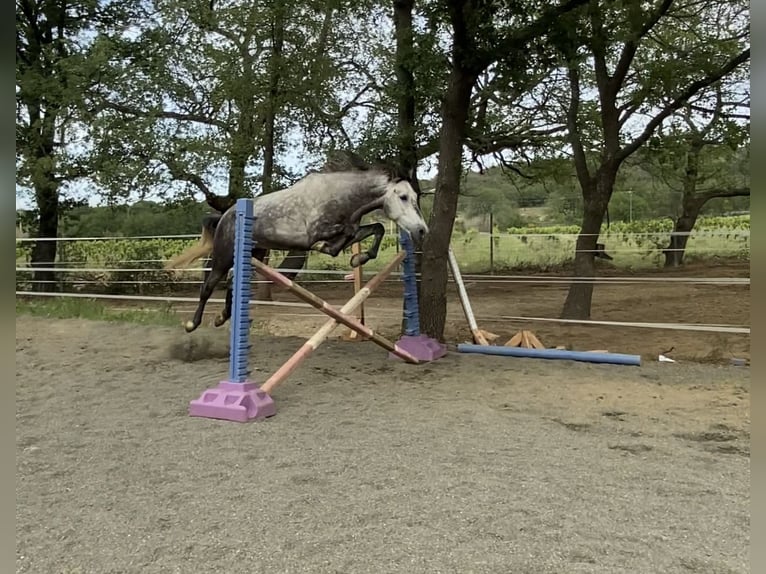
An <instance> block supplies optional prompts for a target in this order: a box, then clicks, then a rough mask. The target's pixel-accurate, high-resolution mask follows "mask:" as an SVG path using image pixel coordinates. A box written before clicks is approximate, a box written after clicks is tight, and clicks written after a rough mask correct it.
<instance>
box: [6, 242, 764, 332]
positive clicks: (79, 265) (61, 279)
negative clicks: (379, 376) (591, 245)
mask: <svg viewBox="0 0 766 574" xmlns="http://www.w3.org/2000/svg"><path fill="white" fill-rule="evenodd" d="M619 235H620V236H621V237H623V238H629V239H630V238H642V237H648V236H652V237H659V236H664V238H665V239H667V240H668V241H669V239H670V235H671V233H670V232H669V231H668V232H646V233H619ZM689 235H691V236H692V237H693V238H721V237H724V238H725V239H726V241H728V242H729V243H723V244H716V245H715V246H710V245H700V246H697V247H691V248H687V249H686V252H687V253H688V254H694V255H699V254H701V253H703V254H704V253H711V254H730V253H735V252H737V253H740V254H741V253H743V252H745V253H748V254H749V240H750V230H749V229H748V230H741V229H740V230H721V231H719V230H705V231H693V232H691V233H690V234H689ZM474 236H475V237H479V238H480V239H481V241H479V240H476V241H474V242H473V243H471V244H462V245H459V246H458V245H454V246H453V247H454V248H455V251H456V252H457V254H458V259H459V260H460V259H461V255H462V257H464V258H466V259H473V258H474V257H475V254H477V253H478V254H479V258H481V257H486V256H487V255H488V256H489V257H490V259H489V267H490V268H492V267H493V261H492V259H491V258H492V257H493V256H494V257H497V255H498V251H499V249H498V247H497V246H495V245H494V243H493V242H494V241H496V240H497V239H498V238H499V237H502V238H504V239H507V238H509V237H511V238H515V239H519V240H520V242H521V238H522V237H524V238H525V240H529V239H531V238H551V237H556V238H560V239H564V240H565V241H566V242H567V250H568V253H569V255H570V257H571V255H572V254H573V253H574V248H573V240H574V239H575V238H576V237H577V234H572V233H555V234H546V233H540V234H527V235H525V236H521V235H509V234H501V235H494V236H492V235H490V234H489V233H476V234H474ZM198 237H199V236H198V235H197V234H183V235H157V236H133V237H65V238H46V239H42V241H60V242H65V243H68V242H78V241H79V242H84V241H94V242H104V241H118V240H157V239H184V240H187V239H188V240H194V239H196V238H198ZM601 237H602V238H603V237H607V238H608V237H609V234H608V233H607V234H601ZM35 241H41V239H35V238H16V244H17V246H19V245H25V244H29V243H33V242H35ZM569 242H571V244H570V243H569ZM736 242H739V245H736V244H734V243H736ZM562 243H563V242H562ZM656 243H659V241H657V242H656ZM719 243H720V242H719ZM743 243H746V244H745V245H743ZM570 245H571V249H570V248H569V246H570ZM526 248H527V247H524V249H526ZM536 249H538V250H539V247H538V248H536ZM656 250H657V252H658V253H661V250H664V247H662V248H660V247H659V246H658V247H656ZM61 251H63V252H64V255H65V256H66V251H67V249H66V248H64V249H62V250H61ZM530 251H531V248H530ZM606 251H607V252H608V253H614V254H620V253H623V254H624V253H646V252H647V248H646V247H644V248H641V247H633V246H629V247H615V248H612V249H609V248H608V247H607V249H606ZM322 257H324V256H322ZM617 257H619V255H617ZM325 258H326V257H325ZM315 259H316V258H314V259H313V260H315ZM166 261H167V259H164V258H128V259H123V260H111V261H110V265H106V264H102V265H98V264H97V265H92V266H91V265H83V262H82V261H67V260H63V261H57V262H56V264H55V265H52V266H47V267H34V268H33V267H32V266H31V265H29V264H26V265H21V264H19V261H18V260H17V263H16V273H17V290H16V295H17V297H29V298H46V297H47V298H54V297H56V298H67V297H70V298H84V299H105V300H115V301H117V300H125V301H146V302H167V303H195V304H196V302H197V298H196V297H183V296H175V295H155V294H151V295H150V294H140V293H139V294H105V293H96V292H93V291H94V289H93V286H100V287H102V288H103V287H105V286H110V285H114V286H124V287H125V290H129V289H133V290H135V288H136V287H147V288H149V289H155V291H156V290H159V289H156V288H158V287H164V288H165V290H166V291H167V290H170V291H171V292H172V288H176V289H178V288H184V289H188V288H191V287H192V286H195V287H196V286H198V285H199V284H200V279H201V273H202V272H203V271H206V270H208V269H209V268H208V267H204V266H199V267H194V268H191V269H183V270H176V271H166V270H163V269H162V264H163V263H165V262H166ZM311 261H312V257H309V260H308V264H307V267H306V268H303V269H289V270H286V271H298V272H300V275H299V276H298V281H299V282H301V283H327V284H334V283H347V281H346V280H345V279H344V276H346V275H347V274H349V273H350V272H351V269H350V268H348V269H337V268H336V269H325V268H312V267H308V265H309V264H310V263H311ZM340 262H341V263H344V264H347V263H346V262H345V261H344V260H342V259H341V260H340ZM99 263H100V262H99ZM461 263H462V261H461ZM152 264H154V266H152ZM131 265H135V267H131ZM336 265H337V264H336ZM461 267H462V266H461ZM34 271H50V272H55V273H56V279H55V280H51V281H46V282H50V283H56V284H57V287H58V291H56V292H39V291H26V290H23V289H19V287H18V284H19V282H21V283H25V284H29V283H31V274H32V273H33V272H34ZM131 273H134V274H141V275H139V278H131V277H130V275H129V274H131ZM195 273H197V274H199V275H197V276H196V277H195V276H194V274H195ZM372 273H374V270H370V271H369V272H368V274H372ZM18 274H24V275H29V277H28V278H23V279H22V280H20V278H19V277H18ZM77 274H81V275H82V274H92V275H95V276H90V277H77ZM301 275H303V278H301ZM400 276H401V274H399V273H392V274H391V277H390V278H389V279H387V281H388V282H398V281H399V277H400ZM171 277H172V278H171ZM309 277H311V278H310V279H309ZM463 280H464V281H465V282H466V287H467V289H468V290H469V292H470V289H471V288H472V287H475V286H477V285H486V284H498V285H513V284H528V285H549V286H552V287H566V286H568V285H571V284H576V283H580V284H582V283H591V284H594V285H625V286H628V285H632V286H636V285H651V284H675V285H683V284H688V285H697V286H711V287H724V286H729V287H734V286H740V287H741V286H747V287H749V285H750V277H725V276H721V277H683V276H681V277H674V276H666V275H664V274H663V275H658V276H650V275H646V274H645V275H640V276H637V275H632V274H627V273H626V274H621V275H607V276H604V275H601V276H597V277H576V276H569V275H561V274H558V275H557V274H542V273H535V274H534V275H532V274H507V273H506V274H495V273H492V274H490V275H487V274H479V273H470V272H467V271H463ZM450 281H452V279H451V278H450ZM253 282H254V283H259V282H265V281H264V280H262V279H260V278H258V277H257V276H255V277H254V280H253ZM89 289H90V291H88V290H89ZM147 290H148V289H147ZM211 301H213V302H216V303H223V299H212V298H211ZM251 304H253V305H263V306H273V307H301V308H309V306H308V305H306V304H305V303H295V302H274V301H252V302H251ZM690 304H691V303H690ZM456 318H457V317H456ZM477 319H479V320H480V321H482V322H485V323H494V322H499V321H509V320H514V321H516V320H518V321H537V322H554V323H560V324H566V323H570V324H580V325H611V326H615V327H618V326H619V327H635V328H649V329H667V330H685V331H700V332H716V333H735V334H749V333H750V328H749V326H746V325H712V324H688V323H650V322H631V321H594V320H587V321H575V320H565V319H555V318H549V317H526V316H501V317H498V316H488V317H477Z"/></svg>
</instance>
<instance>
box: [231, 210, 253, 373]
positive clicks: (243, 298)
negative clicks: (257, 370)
mask: <svg viewBox="0 0 766 574" xmlns="http://www.w3.org/2000/svg"><path fill="white" fill-rule="evenodd" d="M234 229H235V231H234V233H235V241H234V275H233V277H232V291H233V293H232V295H233V297H232V306H231V309H232V317H231V334H230V337H231V338H230V349H229V381H231V382H234V383H244V382H245V381H247V377H248V375H249V374H250V371H249V369H248V356H249V354H250V295H251V286H250V280H251V278H252V276H253V263H252V260H251V257H252V252H253V202H252V200H250V199H238V200H237V207H236V220H235V226H234Z"/></svg>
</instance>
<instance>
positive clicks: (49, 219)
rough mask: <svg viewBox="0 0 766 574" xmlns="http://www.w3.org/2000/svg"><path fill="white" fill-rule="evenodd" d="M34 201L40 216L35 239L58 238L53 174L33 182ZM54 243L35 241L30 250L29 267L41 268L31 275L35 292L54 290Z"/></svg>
mask: <svg viewBox="0 0 766 574" xmlns="http://www.w3.org/2000/svg"><path fill="white" fill-rule="evenodd" d="M35 199H36V201H37V208H38V211H39V214H40V219H39V223H38V226H37V237H40V238H49V237H50V238H55V237H57V236H58V222H59V194H58V185H57V184H56V183H55V181H54V179H53V174H45V175H43V176H41V178H40V180H38V181H36V182H35ZM56 247H57V245H56V241H50V240H49V241H36V242H35V245H34V247H33V248H32V254H31V261H30V263H31V266H32V267H33V268H35V267H42V268H43V269H40V270H35V271H34V274H33V277H32V279H33V284H32V285H33V289H34V290H35V291H44V292H52V291H55V290H56V283H55V280H56V273H55V272H54V271H52V270H51V271H48V270H46V269H45V268H48V269H52V268H53V267H54V266H55V264H56Z"/></svg>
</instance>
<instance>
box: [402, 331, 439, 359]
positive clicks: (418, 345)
mask: <svg viewBox="0 0 766 574" xmlns="http://www.w3.org/2000/svg"><path fill="white" fill-rule="evenodd" d="M396 346H397V347H399V348H400V349H402V350H403V351H407V352H408V353H410V354H411V355H412V356H413V357H415V358H416V359H417V360H418V361H435V360H436V359H440V358H442V357H443V356H444V355H446V354H447V345H443V344H442V343H440V342H439V341H437V340H436V339H432V338H431V337H427V336H426V335H403V336H402V337H401V338H400V339H399V340H398V341H397V342H396ZM388 357H389V358H390V359H398V360H400V361H401V360H402V359H401V357H397V356H396V355H394V354H393V353H389V354H388Z"/></svg>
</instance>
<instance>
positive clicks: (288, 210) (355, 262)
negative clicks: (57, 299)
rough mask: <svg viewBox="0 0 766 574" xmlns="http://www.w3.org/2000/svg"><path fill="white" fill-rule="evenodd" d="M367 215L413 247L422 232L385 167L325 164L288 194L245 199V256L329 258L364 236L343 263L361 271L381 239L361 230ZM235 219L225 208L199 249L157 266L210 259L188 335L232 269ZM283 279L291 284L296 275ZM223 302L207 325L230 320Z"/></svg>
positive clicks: (403, 190)
mask: <svg viewBox="0 0 766 574" xmlns="http://www.w3.org/2000/svg"><path fill="white" fill-rule="evenodd" d="M375 210H380V211H382V212H383V214H385V216H386V217H387V218H388V219H390V220H392V221H394V222H396V224H397V225H398V226H399V227H400V228H401V229H402V230H404V231H405V232H407V233H408V234H409V235H410V236H411V237H412V239H413V240H414V242H415V243H416V244H420V243H421V242H422V240H423V239H424V237H425V235H426V233H427V232H428V226H427V225H426V222H425V220H424V219H423V215H422V213H421V212H420V209H419V208H418V203H417V197H416V194H415V191H414V190H413V188H412V186H411V185H410V183H409V181H408V180H407V178H406V177H403V176H402V175H401V174H397V173H396V172H395V171H394V170H393V169H391V168H388V167H384V166H373V167H367V166H366V165H364V164H360V163H359V162H358V161H357V162H352V163H347V162H346V163H344V162H341V163H340V165H333V164H332V163H328V165H327V166H325V168H323V170H321V171H319V172H313V173H309V174H308V175H307V176H305V177H304V178H302V179H301V180H299V181H297V182H296V183H295V184H293V185H291V186H290V187H288V188H285V189H281V190H279V191H275V192H272V193H269V194H266V195H260V196H258V197H256V198H255V199H254V200H253V214H254V216H255V221H254V224H253V241H254V249H253V253H252V256H253V257H255V258H256V259H258V260H261V261H262V260H263V257H264V255H265V253H266V250H268V249H274V250H285V251H289V252H290V253H289V254H288V256H287V258H286V259H285V261H288V260H290V259H291V257H295V255H296V254H300V253H301V252H307V251H310V250H314V251H318V252H320V253H325V254H327V255H330V256H332V257H337V256H338V255H339V254H340V252H341V251H343V250H344V249H346V248H347V247H349V246H350V245H351V244H352V243H356V242H360V241H362V240H364V239H366V238H367V237H370V236H372V237H373V238H374V240H373V244H372V246H370V248H369V249H368V250H367V251H366V252H362V253H360V254H355V255H354V256H353V257H352V258H351V266H352V267H358V266H360V265H364V264H365V263H366V262H367V261H369V260H370V259H375V258H376V257H377V255H378V250H379V248H380V244H381V242H382V241H383V236H384V235H385V232H386V230H385V227H384V226H383V224H381V223H370V224H367V225H361V219H362V217H363V216H364V215H366V214H368V213H370V212H372V211H375ZM235 212H236V206H232V207H230V208H229V209H228V210H227V211H226V212H225V213H224V214H223V215H220V216H208V217H206V218H205V220H204V221H203V226H202V237H201V238H200V241H199V243H198V244H196V245H193V246H192V247H190V248H189V249H187V250H186V251H184V252H183V253H181V254H179V255H178V256H176V257H174V258H173V259H171V260H170V261H169V262H168V264H167V265H166V266H165V267H166V268H168V269H172V268H178V267H181V266H184V265H188V264H189V263H191V262H193V261H196V260H197V259H199V258H201V257H205V256H209V255H210V254H211V253H212V258H211V261H210V267H211V269H210V271H206V272H205V279H204V282H203V284H202V287H201V289H200V296H199V304H198V306H197V310H196V312H195V313H194V318H193V319H192V320H191V321H187V322H186V324H185V326H184V327H185V329H186V331H187V332H188V333H191V332H192V331H194V330H195V329H196V328H197V327H199V325H200V323H201V322H202V314H203V312H204V309H205V304H206V303H207V300H208V299H209V298H210V296H211V295H212V293H213V289H214V288H215V286H216V285H217V284H218V282H219V281H220V280H221V279H222V278H223V277H225V276H226V274H227V273H228V272H229V270H230V269H231V268H232V267H233V265H234V240H235V237H234V225H235V219H236V216H235ZM285 275H287V276H289V277H291V278H292V277H294V276H295V275H297V271H292V272H289V273H285ZM231 299H232V288H231V286H229V287H228V288H227V290H226V304H225V306H224V310H223V311H222V312H221V314H220V315H219V316H218V317H216V319H215V326H216V327H220V326H221V325H223V324H224V323H225V322H226V321H227V320H228V319H229V317H231V303H232V301H231Z"/></svg>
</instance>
